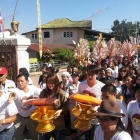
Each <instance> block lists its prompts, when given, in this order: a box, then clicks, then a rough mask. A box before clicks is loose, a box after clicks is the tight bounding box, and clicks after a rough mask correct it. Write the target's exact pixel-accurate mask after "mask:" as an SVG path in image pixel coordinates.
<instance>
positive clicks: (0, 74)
mask: <svg viewBox="0 0 140 140" xmlns="http://www.w3.org/2000/svg"><path fill="white" fill-rule="evenodd" d="M7 74H8V73H7V69H6V68H5V67H0V85H2V86H3V88H4V93H10V92H11V91H12V90H13V89H14V88H15V87H16V85H15V83H14V82H13V81H12V80H8V79H6V77H7ZM8 96H9V94H8Z"/></svg>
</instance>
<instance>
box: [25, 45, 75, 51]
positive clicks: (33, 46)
mask: <svg viewBox="0 0 140 140" xmlns="http://www.w3.org/2000/svg"><path fill="white" fill-rule="evenodd" d="M59 47H64V48H69V49H73V47H74V46H73V45H66V44H43V48H42V50H43V52H45V51H46V50H47V49H48V50H51V51H53V50H54V48H59ZM28 49H31V50H33V51H35V52H39V45H38V44H31V45H30V46H29V48H28Z"/></svg>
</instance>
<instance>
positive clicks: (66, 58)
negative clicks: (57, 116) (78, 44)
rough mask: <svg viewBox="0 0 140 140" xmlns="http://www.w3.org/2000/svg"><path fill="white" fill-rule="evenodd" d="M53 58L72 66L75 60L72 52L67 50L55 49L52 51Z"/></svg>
mask: <svg viewBox="0 0 140 140" xmlns="http://www.w3.org/2000/svg"><path fill="white" fill-rule="evenodd" d="M54 54H55V58H56V59H59V60H61V61H62V62H69V63H70V64H72V65H74V64H75V63H76V59H75V58H74V51H73V50H71V49H69V48H63V47H61V48H55V49H54Z"/></svg>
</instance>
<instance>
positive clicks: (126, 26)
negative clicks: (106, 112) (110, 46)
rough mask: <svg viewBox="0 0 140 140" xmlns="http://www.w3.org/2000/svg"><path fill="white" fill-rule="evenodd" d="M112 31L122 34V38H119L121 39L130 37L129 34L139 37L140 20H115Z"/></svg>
mask: <svg viewBox="0 0 140 140" xmlns="http://www.w3.org/2000/svg"><path fill="white" fill-rule="evenodd" d="M111 29H112V33H113V34H117V35H120V36H121V37H120V38H117V39H119V40H121V41H124V40H127V39H129V36H132V37H137V36H138V35H139V34H140V22H135V23H132V22H127V21H126V20H123V21H121V22H120V21H119V20H117V19H116V20H115V21H114V23H113V26H112V28H111Z"/></svg>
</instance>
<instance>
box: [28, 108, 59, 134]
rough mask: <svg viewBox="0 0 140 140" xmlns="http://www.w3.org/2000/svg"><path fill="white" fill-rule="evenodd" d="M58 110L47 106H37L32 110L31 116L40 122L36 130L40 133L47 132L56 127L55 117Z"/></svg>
mask: <svg viewBox="0 0 140 140" xmlns="http://www.w3.org/2000/svg"><path fill="white" fill-rule="evenodd" d="M55 112H56V110H52V109H49V108H48V107H47V106H40V107H37V108H36V110H34V111H33V112H32V114H31V115H30V118H31V119H32V120H35V121H37V122H38V123H39V124H38V125H37V127H36V131H37V132H39V133H47V132H50V131H52V130H54V129H55V126H54V124H53V119H54V118H55Z"/></svg>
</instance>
